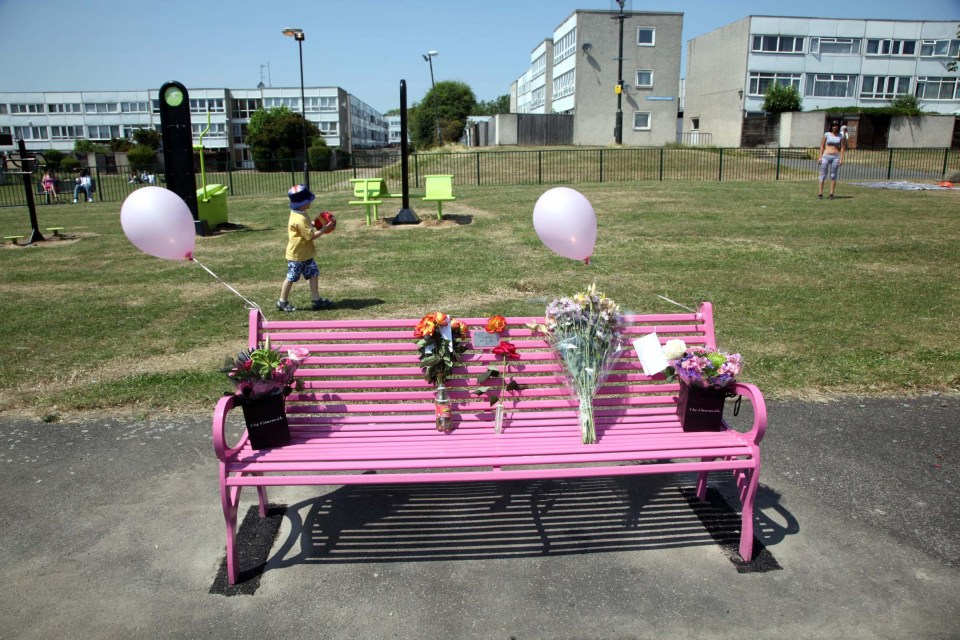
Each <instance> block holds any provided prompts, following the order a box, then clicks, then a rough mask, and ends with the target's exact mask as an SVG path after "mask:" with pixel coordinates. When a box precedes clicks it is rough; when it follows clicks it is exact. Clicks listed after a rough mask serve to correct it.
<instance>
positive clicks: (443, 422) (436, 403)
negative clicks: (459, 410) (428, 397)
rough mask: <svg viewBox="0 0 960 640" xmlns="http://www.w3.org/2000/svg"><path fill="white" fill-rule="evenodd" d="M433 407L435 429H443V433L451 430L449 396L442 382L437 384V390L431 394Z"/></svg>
mask: <svg viewBox="0 0 960 640" xmlns="http://www.w3.org/2000/svg"><path fill="white" fill-rule="evenodd" d="M433 409H434V414H435V415H436V421H437V431H443V432H444V433H449V432H450V431H453V418H452V416H451V415H450V396H449V395H448V394H447V388H446V387H445V386H443V385H442V384H438V385H437V390H436V391H435V392H434V394H433Z"/></svg>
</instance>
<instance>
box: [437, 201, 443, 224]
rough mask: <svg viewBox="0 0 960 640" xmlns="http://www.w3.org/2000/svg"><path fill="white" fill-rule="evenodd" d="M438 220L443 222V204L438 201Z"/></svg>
mask: <svg viewBox="0 0 960 640" xmlns="http://www.w3.org/2000/svg"><path fill="white" fill-rule="evenodd" d="M437 220H443V202H441V201H440V200H437Z"/></svg>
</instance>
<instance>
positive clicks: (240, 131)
mask: <svg viewBox="0 0 960 640" xmlns="http://www.w3.org/2000/svg"><path fill="white" fill-rule="evenodd" d="M248 127H249V125H247V123H246V122H234V123H233V143H234V144H245V143H246V139H247V131H248Z"/></svg>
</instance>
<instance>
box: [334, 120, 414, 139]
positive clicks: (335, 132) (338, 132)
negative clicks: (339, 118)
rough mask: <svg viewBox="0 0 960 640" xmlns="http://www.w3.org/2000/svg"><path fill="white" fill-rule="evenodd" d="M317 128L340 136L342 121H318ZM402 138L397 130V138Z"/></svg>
mask: <svg viewBox="0 0 960 640" xmlns="http://www.w3.org/2000/svg"><path fill="white" fill-rule="evenodd" d="M316 124H317V128H318V129H320V135H324V136H338V135H340V123H339V122H318V123H316ZM399 139H400V132H399V131H397V140H399Z"/></svg>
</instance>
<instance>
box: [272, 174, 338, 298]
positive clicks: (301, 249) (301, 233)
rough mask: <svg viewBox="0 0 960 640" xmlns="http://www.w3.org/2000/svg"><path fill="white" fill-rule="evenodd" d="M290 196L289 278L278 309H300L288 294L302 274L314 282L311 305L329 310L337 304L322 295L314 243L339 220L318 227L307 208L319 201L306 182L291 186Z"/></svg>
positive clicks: (284, 286)
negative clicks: (288, 298) (304, 184)
mask: <svg viewBox="0 0 960 640" xmlns="http://www.w3.org/2000/svg"><path fill="white" fill-rule="evenodd" d="M287 196H288V197H289V198H290V209H291V211H290V220H289V221H288V222H287V237H288V240H287V254H286V255H287V277H286V279H285V280H284V281H283V284H282V285H281V286H280V299H279V300H277V309H279V310H280V311H287V312H290V311H296V310H297V309H296V307H294V306H293V305H292V304H290V302H288V301H287V297H288V296H289V295H290V289H292V288H293V283H294V282H296V281H297V280H299V279H300V276H303V277H304V278H306V279H307V280H308V281H309V282H310V295H311V296H312V299H313V304H312V305H311V307H312V308H313V310H314V311H318V310H320V309H329V308H330V307H332V306H333V303H332V302H331V301H329V300H327V299H326V298H321V297H320V290H319V285H318V282H317V280H318V278H319V276H320V267H318V266H317V263H316V261H315V260H314V259H313V257H314V256H315V255H316V252H317V251H316V247H314V245H313V243H314V240H316V239H317V238H319V237H320V236H322V235H323V234H324V233H326V232H327V231H329V230H330V229H331V228H332V227H333V225H334V224H336V223H335V222H328V223H327V224H325V225H324V226H322V227H321V228H319V229H316V228H314V226H313V222H312V221H311V220H310V217H309V216H308V215H307V211H308V210H309V209H310V205H311V204H312V203H313V201H314V200H316V196H315V195H313V194H312V193H310V190H309V189H308V188H306V187H305V186H303V185H302V184H297V185H294V186H292V187H290V190H289V191H287Z"/></svg>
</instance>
